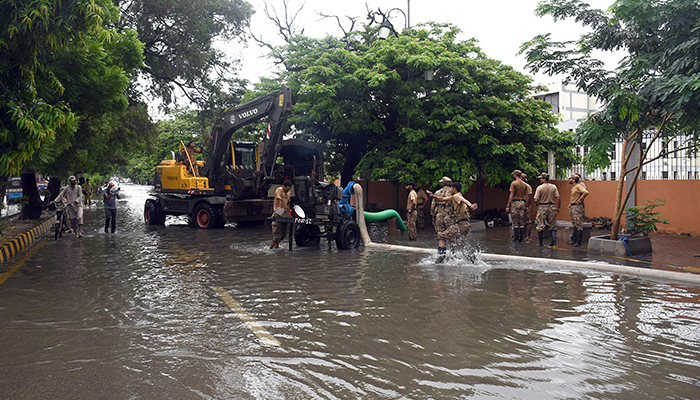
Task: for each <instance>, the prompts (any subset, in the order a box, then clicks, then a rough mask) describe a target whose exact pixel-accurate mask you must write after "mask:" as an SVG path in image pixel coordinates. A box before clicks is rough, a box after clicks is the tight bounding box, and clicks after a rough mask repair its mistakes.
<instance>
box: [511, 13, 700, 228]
mask: <svg viewBox="0 0 700 400" xmlns="http://www.w3.org/2000/svg"><path fill="white" fill-rule="evenodd" d="M536 12H537V14H538V15H540V16H543V15H551V16H553V17H554V19H555V20H558V19H567V18H573V19H574V20H575V21H576V22H579V23H581V24H583V25H584V26H587V27H589V28H590V29H591V32H590V33H588V34H586V35H583V36H581V38H580V39H579V40H577V41H569V42H556V41H552V40H551V35H549V34H547V35H540V36H537V37H535V38H534V39H532V40H531V41H529V42H526V43H524V44H523V45H522V46H521V52H524V53H525V54H526V57H527V60H528V64H527V66H528V68H529V69H530V70H531V71H532V72H538V71H544V72H545V73H548V74H551V75H555V74H566V75H567V80H569V81H572V82H574V83H575V84H576V86H577V87H578V88H579V89H581V90H583V91H585V92H586V93H588V94H589V95H594V96H596V97H597V98H598V100H599V101H600V102H602V104H603V106H604V107H603V108H602V110H601V111H599V112H598V113H596V114H594V115H593V116H591V117H590V118H588V119H587V120H586V121H585V122H584V123H583V124H581V126H580V127H579V130H578V134H579V136H578V138H577V139H578V142H579V144H581V145H584V146H587V147H589V148H590V151H589V153H588V155H587V156H586V157H585V158H584V164H585V165H586V169H587V170H588V171H593V170H595V169H596V168H605V167H607V166H609V165H610V154H611V150H612V148H613V143H614V142H615V141H616V140H622V141H623V143H624V146H626V148H627V149H629V148H631V146H632V144H634V143H641V142H642V140H641V136H642V135H647V136H649V137H650V139H649V140H647V141H646V142H647V150H646V151H644V152H643V153H642V156H641V159H640V164H639V165H640V167H641V166H642V165H644V164H647V163H649V162H651V161H653V160H654V159H656V158H659V157H660V156H662V155H663V154H651V153H649V149H651V148H652V147H653V146H652V145H653V143H654V142H655V141H657V140H663V141H664V142H666V143H668V142H670V141H672V140H675V139H677V138H680V137H682V139H683V140H682V142H683V146H679V147H678V148H677V149H668V148H666V149H665V150H664V153H666V154H669V153H673V152H677V151H684V150H687V151H690V152H694V151H697V149H698V148H699V147H700V108H699V107H698V104H700V63H698V59H700V3H699V2H698V1H697V0H674V1H658V0H618V1H616V2H615V3H614V4H613V5H612V6H611V7H610V8H609V9H608V10H607V11H606V12H603V11H601V10H595V9H591V8H590V6H589V5H588V4H586V3H584V2H582V1H580V0H568V1H562V0H547V1H543V2H541V3H540V4H539V5H538V7H537V10H536ZM615 50H620V51H623V52H626V53H627V55H626V56H625V57H624V58H623V60H622V61H621V62H620V63H619V65H618V67H617V68H615V69H614V70H606V69H605V68H604V63H602V62H601V61H600V60H597V59H595V58H593V56H592V54H593V51H615ZM623 157H626V155H625V154H623ZM622 164H623V170H622V171H621V173H620V174H619V176H620V178H619V182H618V184H619V187H620V188H622V186H623V185H624V184H625V179H626V176H627V173H626V172H627V170H626V169H625V168H626V167H625V162H624V160H623V163H622ZM640 170H641V169H640V168H637V169H636V170H633V172H635V174H634V177H633V178H632V183H631V186H634V184H635V183H636V180H637V177H638V176H639V175H638V174H639V171H640ZM622 192H623V191H622V190H621V189H620V190H618V193H620V194H619V195H618V198H617V199H616V205H615V210H614V215H613V218H612V219H613V232H612V238H613V239H615V238H616V237H617V228H618V227H619V225H620V220H621V218H622V215H623V211H624V206H623V204H624V203H625V201H624V200H622V199H621V196H622V195H621V193H622ZM630 192H631V190H629V188H628V190H627V193H628V195H627V196H629V193H630Z"/></svg>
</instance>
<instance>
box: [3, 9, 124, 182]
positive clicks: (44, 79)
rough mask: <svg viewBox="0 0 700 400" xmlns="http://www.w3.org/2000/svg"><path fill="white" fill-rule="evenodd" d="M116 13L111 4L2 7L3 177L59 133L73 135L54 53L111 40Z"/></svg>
mask: <svg viewBox="0 0 700 400" xmlns="http://www.w3.org/2000/svg"><path fill="white" fill-rule="evenodd" d="M115 12H116V8H115V7H114V5H113V4H112V3H111V2H110V1H107V0H97V1H95V0H77V1H70V2H54V1H48V0H42V1H32V2H28V1H21V0H15V1H13V0H7V1H3V2H1V3H0V147H1V148H2V150H1V153H0V175H5V176H7V175H16V174H18V173H19V172H20V170H21V169H22V167H24V166H25V164H27V163H28V162H29V161H30V160H32V159H33V157H34V156H35V153H36V152H37V151H38V150H39V149H40V148H41V146H42V145H44V144H45V143H46V142H47V141H50V140H53V139H54V138H55V137H56V135H57V132H59V131H64V132H67V133H69V134H70V133H72V132H73V131H75V129H76V128H77V119H76V118H75V114H74V113H73V112H72V111H71V109H70V107H69V105H68V104H67V103H66V102H65V100H64V99H62V98H61V95H62V94H63V92H64V91H65V82H63V81H61V80H60V79H59V78H58V77H57V76H56V73H55V72H54V69H53V68H54V62H55V61H56V53H57V52H68V51H75V52H87V51H88V50H87V49H88V48H89V47H90V44H91V43H90V42H91V40H93V39H94V38H97V39H98V40H103V41H106V40H108V39H109V36H110V32H109V31H108V30H107V29H105V27H104V20H105V19H109V18H111V16H112V15H114V13H115Z"/></svg>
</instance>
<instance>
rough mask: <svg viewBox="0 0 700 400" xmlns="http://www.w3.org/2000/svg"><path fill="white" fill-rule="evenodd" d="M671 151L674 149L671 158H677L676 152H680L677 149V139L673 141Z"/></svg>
mask: <svg viewBox="0 0 700 400" xmlns="http://www.w3.org/2000/svg"><path fill="white" fill-rule="evenodd" d="M673 151H674V153H673V158H678V157H679V155H678V153H680V152H679V151H678V141H677V140H674V141H673Z"/></svg>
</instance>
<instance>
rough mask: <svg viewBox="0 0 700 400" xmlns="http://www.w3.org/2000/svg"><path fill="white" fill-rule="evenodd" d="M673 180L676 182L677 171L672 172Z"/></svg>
mask: <svg viewBox="0 0 700 400" xmlns="http://www.w3.org/2000/svg"><path fill="white" fill-rule="evenodd" d="M673 179H674V180H678V171H673Z"/></svg>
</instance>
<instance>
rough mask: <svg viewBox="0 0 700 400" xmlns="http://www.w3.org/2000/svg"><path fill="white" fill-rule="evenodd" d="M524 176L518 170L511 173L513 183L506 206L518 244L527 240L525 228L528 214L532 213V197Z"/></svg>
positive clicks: (514, 239)
mask: <svg viewBox="0 0 700 400" xmlns="http://www.w3.org/2000/svg"><path fill="white" fill-rule="evenodd" d="M522 174H523V173H522V172H521V171H520V170H517V169H516V170H515V171H513V172H511V175H512V176H513V182H512V183H511V184H510V196H509V197H508V204H507V205H506V212H509V213H510V215H511V218H512V220H513V241H516V242H522V241H523V240H524V239H525V227H526V225H527V220H528V219H529V217H527V214H528V213H529V212H530V201H531V200H532V195H528V190H527V188H528V186H527V184H526V183H525V182H523V180H522V179H521V177H522ZM531 190H532V189H531Z"/></svg>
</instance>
